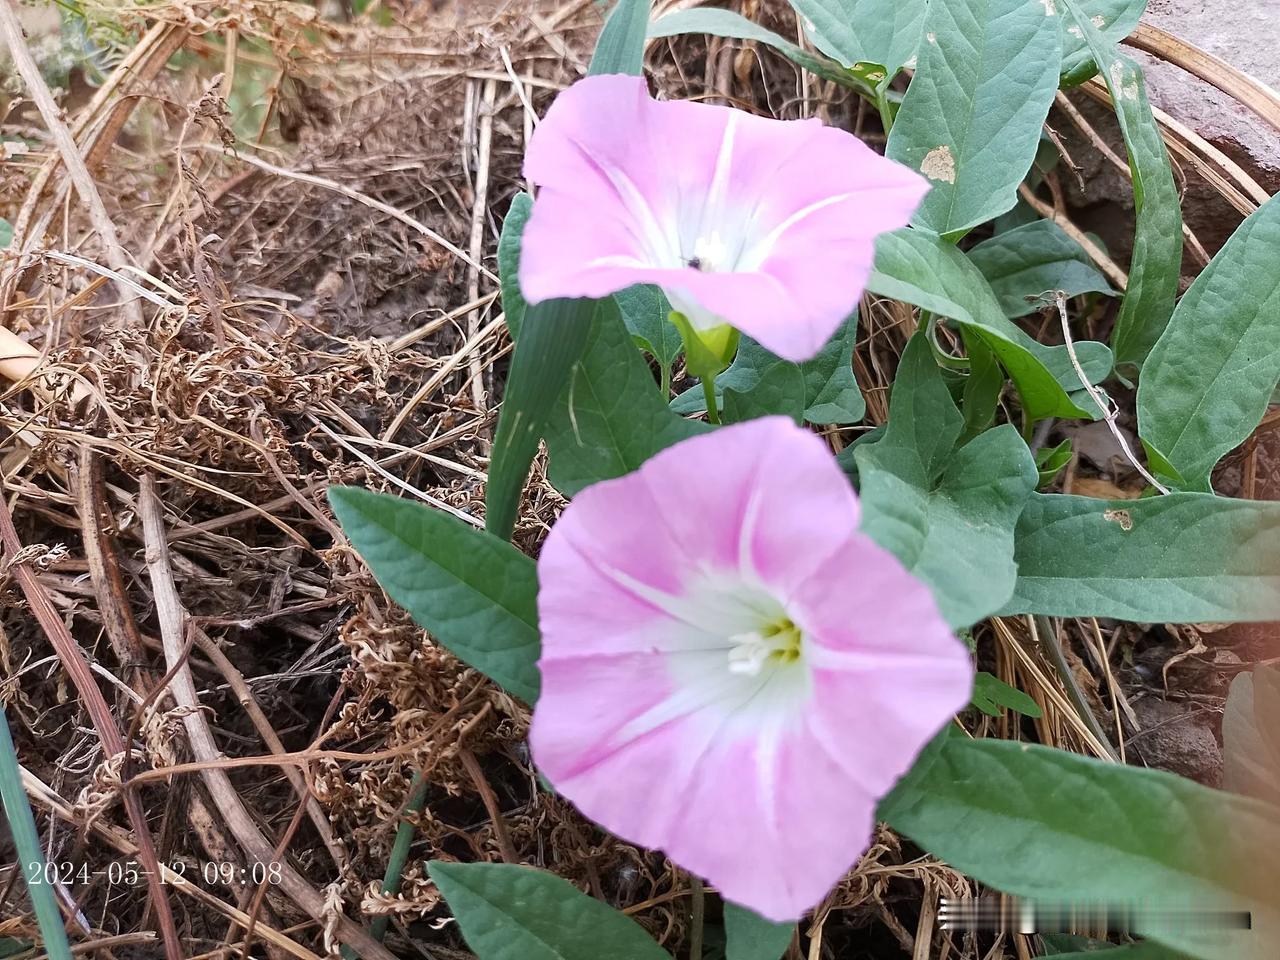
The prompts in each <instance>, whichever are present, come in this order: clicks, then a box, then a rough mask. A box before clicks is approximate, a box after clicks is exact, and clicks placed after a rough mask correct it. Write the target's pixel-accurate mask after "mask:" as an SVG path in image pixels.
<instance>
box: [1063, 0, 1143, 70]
mask: <svg viewBox="0 0 1280 960" xmlns="http://www.w3.org/2000/svg"><path fill="white" fill-rule="evenodd" d="M1076 5H1077V6H1078V7H1079V8H1080V11H1081V12H1082V13H1083V14H1084V15H1085V16H1086V17H1088V18H1089V22H1090V23H1091V24H1093V26H1094V27H1095V28H1096V29H1097V31H1098V33H1099V34H1101V35H1102V39H1103V41H1105V42H1106V43H1109V44H1117V43H1119V42H1120V41H1121V40H1123V39H1124V38H1125V37H1127V36H1129V34H1131V33H1133V31H1134V28H1135V27H1137V25H1138V20H1139V19H1141V17H1142V12H1143V11H1144V10H1145V9H1146V8H1147V0H1076ZM1097 72H1098V65H1097V64H1096V63H1094V58H1093V51H1092V50H1090V49H1089V42H1088V41H1087V40H1086V39H1085V36H1084V31H1083V30H1081V29H1080V26H1079V25H1078V24H1077V23H1076V22H1075V21H1074V19H1072V18H1070V16H1069V15H1068V24H1067V30H1066V33H1065V34H1064V35H1063V37H1062V86H1063V87H1064V88H1065V87H1074V86H1078V85H1080V84H1082V83H1084V82H1085V81H1086V80H1088V79H1089V78H1090V77H1092V76H1093V75H1094V74H1096V73H1097Z"/></svg>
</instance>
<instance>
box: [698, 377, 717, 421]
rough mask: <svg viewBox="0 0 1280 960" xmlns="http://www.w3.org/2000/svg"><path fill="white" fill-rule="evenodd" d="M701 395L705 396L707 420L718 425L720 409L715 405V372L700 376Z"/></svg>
mask: <svg viewBox="0 0 1280 960" xmlns="http://www.w3.org/2000/svg"><path fill="white" fill-rule="evenodd" d="M702 395H703V396H704V397H706V398H707V420H708V421H709V422H711V423H714V424H717V425H718V424H719V423H720V410H719V408H717V407H716V378H715V374H708V375H707V376H705V377H703V378H702Z"/></svg>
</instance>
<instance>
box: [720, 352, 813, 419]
mask: <svg viewBox="0 0 1280 960" xmlns="http://www.w3.org/2000/svg"><path fill="white" fill-rule="evenodd" d="M723 407H724V416H723V420H724V422H725V423H741V422H742V421H743V420H754V419H756V418H757V417H767V416H769V415H770V414H775V413H780V414H783V415H784V416H788V417H790V418H791V419H792V420H794V421H795V422H796V423H797V424H798V423H800V421H801V420H802V419H803V417H804V377H803V376H802V375H801V373H800V369H799V368H798V367H797V366H796V365H795V364H794V363H787V362H786V361H785V360H779V361H778V362H777V363H774V364H772V365H770V366H767V367H765V368H763V369H762V370H761V371H760V375H759V377H758V378H757V379H756V382H755V383H754V384H753V385H752V386H751V388H750V389H748V390H735V389H733V388H732V387H728V388H726V389H725V391H724V404H723Z"/></svg>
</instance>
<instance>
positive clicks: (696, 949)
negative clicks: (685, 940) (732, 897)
mask: <svg viewBox="0 0 1280 960" xmlns="http://www.w3.org/2000/svg"><path fill="white" fill-rule="evenodd" d="M689 886H690V892H691V894H692V900H693V903H692V904H691V906H692V908H693V909H692V913H693V916H692V917H691V922H690V924H689V927H690V929H689V960H702V926H703V922H704V919H703V918H704V916H705V913H706V896H705V894H704V892H703V889H702V880H701V879H699V878H698V877H696V876H694V875H692V874H690V875H689Z"/></svg>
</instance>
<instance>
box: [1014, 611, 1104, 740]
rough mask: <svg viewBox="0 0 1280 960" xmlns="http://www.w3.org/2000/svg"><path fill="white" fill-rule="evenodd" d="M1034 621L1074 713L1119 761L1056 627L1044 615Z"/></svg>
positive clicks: (1043, 648)
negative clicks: (1077, 677) (1080, 683)
mask: <svg viewBox="0 0 1280 960" xmlns="http://www.w3.org/2000/svg"><path fill="white" fill-rule="evenodd" d="M1034 623H1035V632H1036V633H1037V634H1038V635H1039V637H1040V648H1041V649H1042V650H1044V652H1045V655H1046V656H1048V658H1049V660H1050V662H1051V663H1052V664H1053V667H1054V669H1055V670H1057V671H1058V677H1059V678H1060V679H1061V680H1062V685H1063V686H1064V687H1066V688H1067V697H1068V699H1070V700H1071V704H1072V706H1074V707H1075V708H1076V713H1078V714H1079V715H1080V719H1081V720H1083V721H1084V725H1085V726H1086V727H1088V728H1089V732H1090V733H1092V734H1093V735H1094V736H1095V737H1097V739H1098V742H1099V743H1100V744H1102V745H1103V746H1104V747H1105V748H1106V750H1107V753H1109V754H1110V755H1111V759H1112V760H1115V761H1116V762H1117V763H1119V762H1121V761H1120V754H1119V753H1118V752H1116V748H1115V747H1113V746H1112V745H1111V741H1110V739H1108V737H1107V734H1106V732H1105V731H1103V729H1102V724H1100V723H1098V718H1097V717H1095V716H1094V715H1093V711H1092V710H1091V709H1090V708H1089V704H1088V703H1086V702H1085V699H1084V694H1083V693H1082V692H1081V691H1080V685H1079V684H1078V683H1076V678H1075V676H1074V675H1073V674H1072V672H1071V665H1070V664H1068V663H1067V656H1066V654H1065V653H1063V651H1062V641H1061V640H1060V639H1058V628H1057V627H1055V626H1054V624H1053V621H1052V620H1050V619H1049V618H1048V617H1044V616H1039V615H1037V616H1036V617H1035V618H1034Z"/></svg>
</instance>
